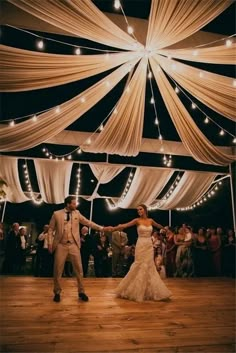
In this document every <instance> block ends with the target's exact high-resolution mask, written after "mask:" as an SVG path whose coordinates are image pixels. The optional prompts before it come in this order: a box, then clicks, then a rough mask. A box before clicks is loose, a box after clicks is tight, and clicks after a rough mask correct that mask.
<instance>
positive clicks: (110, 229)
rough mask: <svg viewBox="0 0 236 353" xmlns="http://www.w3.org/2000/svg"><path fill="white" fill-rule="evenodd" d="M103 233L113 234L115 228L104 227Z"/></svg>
mask: <svg viewBox="0 0 236 353" xmlns="http://www.w3.org/2000/svg"><path fill="white" fill-rule="evenodd" d="M103 231H104V232H113V227H112V226H107V227H103Z"/></svg>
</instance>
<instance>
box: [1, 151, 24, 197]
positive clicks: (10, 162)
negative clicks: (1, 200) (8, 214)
mask: <svg viewBox="0 0 236 353" xmlns="http://www.w3.org/2000/svg"><path fill="white" fill-rule="evenodd" d="M0 178H1V179H3V180H4V181H5V182H6V184H7V187H8V193H7V201H9V202H13V203H21V202H25V201H29V200H30V199H29V198H28V197H26V196H25V194H24V192H23V190H22V188H21V184H20V179H19V175H18V159H17V158H12V157H7V156H0Z"/></svg>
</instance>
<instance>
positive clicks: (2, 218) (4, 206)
mask: <svg viewBox="0 0 236 353" xmlns="http://www.w3.org/2000/svg"><path fill="white" fill-rule="evenodd" d="M6 206H7V201H5V202H4V205H3V211H2V217H1V223H3V220H4V216H5V211H6Z"/></svg>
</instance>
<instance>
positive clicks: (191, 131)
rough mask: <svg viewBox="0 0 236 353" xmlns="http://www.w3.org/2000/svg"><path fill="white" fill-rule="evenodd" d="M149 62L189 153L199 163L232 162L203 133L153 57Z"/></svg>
mask: <svg viewBox="0 0 236 353" xmlns="http://www.w3.org/2000/svg"><path fill="white" fill-rule="evenodd" d="M150 63H151V67H152V70H153V73H154V76H155V79H156V81H157V84H158V87H159V89H160V92H161V94H162V97H163V100H164V102H165V104H166V107H167V110H168V112H169V114H170V117H171V119H172V121H173V123H174V125H175V128H176V130H177V132H178V134H179V136H180V138H181V140H182V141H183V144H184V146H185V147H186V149H187V150H189V151H190V153H191V155H192V156H194V158H195V159H196V160H197V161H198V162H200V163H206V164H213V165H227V164H229V163H231V162H233V161H234V160H235V159H236V158H235V156H233V155H230V154H226V153H224V152H222V151H220V150H219V149H217V148H216V147H215V146H214V145H213V144H212V143H211V142H210V141H209V140H208V139H207V138H206V137H205V136H204V135H203V133H202V132H201V130H200V129H199V128H198V127H197V125H196V124H195V122H194V121H193V119H192V118H191V116H190V114H189V113H188V111H187V109H186V108H185V107H184V105H183V103H182V102H181V101H180V99H179V97H178V96H177V94H176V93H175V91H174V89H173V87H172V86H171V84H170V83H169V81H168V80H167V78H166V76H165V74H164V73H163V71H162V70H161V69H160V68H158V66H157V65H155V61H154V59H153V58H150Z"/></svg>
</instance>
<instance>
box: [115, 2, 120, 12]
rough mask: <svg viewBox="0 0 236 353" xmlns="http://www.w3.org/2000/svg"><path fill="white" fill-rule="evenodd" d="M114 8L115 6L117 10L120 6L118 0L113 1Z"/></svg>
mask: <svg viewBox="0 0 236 353" xmlns="http://www.w3.org/2000/svg"><path fill="white" fill-rule="evenodd" d="M114 8H115V9H116V10H119V8H120V0H115V2H114Z"/></svg>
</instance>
